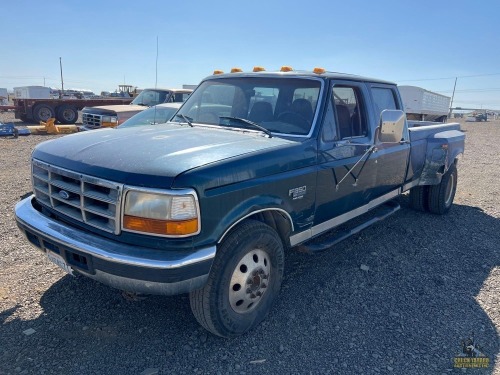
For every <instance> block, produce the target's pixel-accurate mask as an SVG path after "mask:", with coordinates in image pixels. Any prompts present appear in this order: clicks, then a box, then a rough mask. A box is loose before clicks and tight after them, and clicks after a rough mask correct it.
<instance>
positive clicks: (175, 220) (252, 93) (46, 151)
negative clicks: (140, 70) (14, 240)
mask: <svg viewBox="0 0 500 375" xmlns="http://www.w3.org/2000/svg"><path fill="white" fill-rule="evenodd" d="M214 73H215V74H214V75H212V76H210V77H207V78H206V79H204V80H203V81H202V82H201V84H200V85H199V86H198V87H197V88H196V90H195V91H194V92H193V93H192V94H191V95H190V96H189V98H188V99H187V101H186V102H185V103H184V104H183V105H182V106H181V108H180V109H179V111H178V112H177V114H176V115H175V117H174V118H173V120H172V121H171V122H169V123H166V124H158V125H151V126H149V125H145V126H139V127H132V128H124V129H120V128H118V129H103V130H100V131H98V132H84V133H79V134H74V135H68V136H65V137H62V138H58V139H56V140H52V141H49V142H44V143H41V144H40V145H38V146H37V147H36V148H35V150H34V151H33V154H32V182H33V195H32V196H31V197H29V198H26V199H24V200H22V201H21V202H19V203H18V204H17V206H16V209H15V211H16V220H17V223H18V226H19V228H20V229H21V231H22V232H23V233H24V234H25V235H26V237H27V240H28V241H29V242H30V243H32V244H33V245H34V246H35V247H36V248H38V249H39V250H41V251H42V252H43V253H44V254H45V256H47V257H48V259H49V260H51V261H52V262H54V263H56V264H57V265H59V266H60V267H61V268H63V269H64V270H65V271H67V272H68V273H75V272H77V273H79V274H82V275H85V276H87V277H90V278H92V279H95V280H97V281H100V282H102V283H104V284H107V285H109V286H111V287H114V288H117V289H121V290H125V291H130V292H135V293H147V294H164V295H171V294H179V293H189V295H190V302H191V308H192V311H193V313H194V316H195V317H196V319H197V320H198V322H199V323H200V324H201V325H202V326H203V327H205V328H206V329H207V330H209V331H210V332H212V333H214V334H216V335H219V336H223V337H232V336H237V335H239V334H243V333H245V332H247V331H248V330H250V329H252V328H253V327H255V326H256V325H258V324H259V323H260V322H261V321H262V320H263V319H264V318H265V316H266V314H267V313H268V312H269V310H270V309H271V306H272V305H273V303H274V301H275V300H276V298H277V296H278V293H279V290H280V286H281V282H282V278H283V273H284V272H285V270H284V264H285V261H284V260H285V256H286V254H287V252H289V251H292V250H294V249H296V250H297V249H298V250H302V251H306V252H310V253H314V252H317V251H322V250H326V249H329V248H331V247H333V246H334V245H335V244H337V243H338V242H339V241H341V240H343V239H344V238H346V237H348V236H349V235H352V234H354V233H357V232H358V231H359V230H361V229H363V228H365V227H367V226H368V225H370V224H372V223H375V222H377V221H379V220H380V219H382V218H385V217H387V216H389V215H390V214H392V213H394V212H396V211H397V210H398V208H399V205H398V204H397V203H395V202H394V198H396V197H398V196H399V195H401V194H403V193H405V192H408V191H409V196H410V202H411V205H412V206H413V207H414V208H416V209H418V210H421V211H429V212H431V213H434V214H444V213H446V212H447V211H448V210H449V209H450V207H451V206H452V202H453V198H454V195H455V190H456V186H457V168H456V166H457V157H458V156H459V155H460V154H462V153H463V151H464V134H463V133H462V132H461V131H460V126H459V124H453V123H449V124H435V125H432V124H431V125H428V124H423V125H422V124H420V125H422V126H418V125H419V124H416V123H411V124H410V125H409V122H408V121H407V120H406V117H405V113H404V112H403V111H402V103H401V99H400V95H399V92H398V88H397V86H396V85H395V84H393V83H390V82H385V81H382V80H376V79H369V78H364V77H359V76H354V75H346V74H339V73H330V72H326V71H325V70H324V69H321V68H315V69H314V70H313V71H309V72H303V71H294V70H292V69H290V68H284V69H282V71H277V72H266V71H262V69H260V68H259V69H255V71H254V72H241V71H237V70H235V72H234V73H227V74H224V73H221V72H220V71H216V72H214ZM354 218H356V220H351V219H354ZM351 223H353V224H352V225H351V226H350V227H349V224H351ZM346 227H347V229H346ZM311 272H314V270H311Z"/></svg>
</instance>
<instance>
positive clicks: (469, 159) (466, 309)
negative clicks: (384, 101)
mask: <svg viewBox="0 0 500 375" xmlns="http://www.w3.org/2000/svg"><path fill="white" fill-rule="evenodd" d="M12 119H13V115H12V114H0V121H4V122H7V121H11V120H12ZM463 130H464V131H465V132H466V136H467V138H466V154H465V156H464V157H463V159H462V160H461V162H460V164H459V168H458V171H459V172H458V173H459V184H458V190H457V194H456V197H455V205H454V207H453V208H452V210H451V211H450V213H449V214H448V215H445V216H435V215H430V214H424V213H419V212H414V211H412V210H410V209H409V208H408V204H407V197H402V198H400V201H401V204H402V206H403V208H402V210H400V211H399V212H398V213H396V214H395V215H394V216H392V217H390V218H389V219H387V220H385V221H384V222H382V223H380V224H377V225H375V226H373V227H371V228H369V229H367V230H365V231H363V232H361V233H360V234H358V235H356V236H354V237H351V238H350V239H348V240H346V241H344V242H342V243H341V244H339V245H337V246H336V247H335V248H333V249H331V250H330V251H327V252H324V253H321V254H319V255H315V256H309V255H305V254H301V253H296V252H290V253H288V254H287V259H286V265H285V280H284V283H283V290H282V293H281V294H280V297H279V299H278V302H277V304H276V305H275V307H274V309H273V310H272V312H271V314H270V316H269V317H268V319H267V320H266V321H265V322H264V323H263V324H261V325H260V326H259V327H258V328H257V329H255V330H254V331H252V332H250V333H249V334H247V335H245V336H243V337H240V338H237V339H233V340H225V339H221V338H217V337H214V336H212V335H210V334H207V333H206V332H205V331H204V330H203V329H201V328H200V327H199V326H198V324H197V323H196V321H195V319H194V318H193V316H192V315H191V312H190V309H189V301H188V299H187V297H186V296H176V297H158V296H152V297H149V298H147V299H144V300H140V301H135V302H130V301H126V300H124V299H123V298H122V297H121V295H120V293H119V292H118V291H116V290H113V289H111V288H108V287H106V286H103V285H101V284H98V283H96V282H94V281H92V280H89V279H87V278H83V277H77V278H74V277H71V276H69V275H66V274H64V272H63V271H62V270H60V269H59V268H57V267H56V266H54V265H52V264H51V263H49V262H48V261H47V260H46V259H45V258H44V256H43V255H42V254H41V253H40V252H37V251H35V250H34V249H33V248H32V247H31V246H30V245H28V244H27V242H26V241H25V240H24V238H23V237H22V236H21V235H20V232H19V231H18V229H17V227H16V224H15V222H14V215H13V209H14V206H15V204H16V202H18V201H19V200H20V197H22V196H24V195H25V194H26V193H28V192H30V190H31V187H30V174H29V158H30V152H31V150H32V149H33V148H34V147H35V146H36V145H37V144H38V143H40V142H42V141H45V140H48V139H51V138H54V136H27V137H20V138H18V139H6V138H0V160H1V169H0V182H1V184H0V240H1V242H0V321H1V326H0V374H18V373H20V374H157V373H158V374H172V373H179V374H193V373H194V374H219V373H220V374H225V373H236V374H252V373H256V374H277V373H289V374H306V373H312V374H319V373H321V374H323V373H332V374H333V373H335V374H339V373H341V374H387V373H394V374H449V373H463V372H468V373H474V374H485V373H487V374H492V373H494V374H500V354H499V352H500V340H499V337H500V336H499V332H500V250H499V247H500V188H499V186H500V185H499V183H500V163H499V160H498V157H499V155H500V121H489V122H487V123H463ZM361 265H363V266H368V270H367V271H366V269H367V267H363V269H361ZM472 335H473V337H474V339H475V342H476V344H478V345H479V347H480V350H481V351H482V352H484V353H485V354H486V355H487V357H488V358H489V360H490V362H489V367H488V368H486V369H468V370H459V369H454V368H453V358H454V357H455V356H457V355H458V354H459V353H460V352H461V342H462V340H466V339H468V338H472Z"/></svg>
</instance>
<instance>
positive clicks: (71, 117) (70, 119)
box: [56, 104, 78, 124]
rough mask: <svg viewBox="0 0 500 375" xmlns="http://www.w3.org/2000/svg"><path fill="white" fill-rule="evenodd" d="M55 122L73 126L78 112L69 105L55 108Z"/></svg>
mask: <svg viewBox="0 0 500 375" xmlns="http://www.w3.org/2000/svg"><path fill="white" fill-rule="evenodd" d="M56 118H57V121H59V122H60V123H61V124H74V123H75V122H76V121H77V120H78V110H77V109H76V108H75V107H73V106H72V105H69V104H63V105H62V106H60V107H58V108H57V116H56Z"/></svg>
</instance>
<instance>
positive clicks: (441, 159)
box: [419, 130, 465, 185]
mask: <svg viewBox="0 0 500 375" xmlns="http://www.w3.org/2000/svg"><path fill="white" fill-rule="evenodd" d="M464 140H465V134H464V133H463V132H461V131H460V130H448V131H443V132H440V133H436V134H434V135H431V136H430V137H429V138H427V150H426V156H425V164H424V168H423V170H422V174H421V176H420V181H419V185H437V184H439V183H440V182H441V178H442V177H443V175H444V174H445V173H446V172H447V171H448V169H449V168H450V166H451V165H452V164H453V163H454V162H455V159H456V158H457V157H458V156H459V155H460V154H463V152H464Z"/></svg>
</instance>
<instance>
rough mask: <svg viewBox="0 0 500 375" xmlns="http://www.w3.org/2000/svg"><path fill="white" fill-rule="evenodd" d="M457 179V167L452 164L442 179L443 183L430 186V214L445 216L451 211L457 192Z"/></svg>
mask: <svg viewBox="0 0 500 375" xmlns="http://www.w3.org/2000/svg"><path fill="white" fill-rule="evenodd" d="M457 178H458V174H457V167H456V165H455V164H452V165H451V166H450V168H449V169H448V171H447V172H446V173H445V174H444V175H443V177H442V178H441V183H439V184H438V185H432V186H429V198H428V202H429V203H428V204H429V211H430V212H432V213H433V214H438V215H443V214H445V213H447V212H448V211H449V210H450V208H451V205H452V204H453V199H454V198H455V192H456V190H457Z"/></svg>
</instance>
